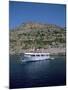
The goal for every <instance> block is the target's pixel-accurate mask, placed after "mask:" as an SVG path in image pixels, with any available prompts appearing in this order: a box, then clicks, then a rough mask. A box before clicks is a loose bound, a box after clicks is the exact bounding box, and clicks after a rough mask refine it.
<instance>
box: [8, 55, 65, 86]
mask: <svg viewBox="0 0 68 90" xmlns="http://www.w3.org/2000/svg"><path fill="white" fill-rule="evenodd" d="M65 84H66V60H65V57H64V56H57V57H56V58H55V59H54V60H43V61H36V62H21V61H20V58H19V57H18V56H10V88H27V87H42V86H58V85H65Z"/></svg>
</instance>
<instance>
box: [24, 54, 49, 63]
mask: <svg viewBox="0 0 68 90" xmlns="http://www.w3.org/2000/svg"><path fill="white" fill-rule="evenodd" d="M46 59H50V53H24V55H23V59H22V61H37V60H46Z"/></svg>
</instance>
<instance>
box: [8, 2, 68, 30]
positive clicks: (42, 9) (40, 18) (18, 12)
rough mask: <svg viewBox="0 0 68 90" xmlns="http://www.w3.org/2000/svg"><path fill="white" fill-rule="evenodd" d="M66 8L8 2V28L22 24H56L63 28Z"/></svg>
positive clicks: (54, 5) (58, 5)
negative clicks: (30, 22)
mask: <svg viewBox="0 0 68 90" xmlns="http://www.w3.org/2000/svg"><path fill="white" fill-rule="evenodd" d="M65 20H66V6H65V5H60V4H42V3H30V2H29V3H28V2H16V1H10V2H9V28H10V29H11V28H15V27H16V26H18V25H20V24H21V23H24V22H29V21H32V22H39V23H49V24H56V25H59V26H61V27H65V22H66V21H65Z"/></svg>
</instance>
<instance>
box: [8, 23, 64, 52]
mask: <svg viewBox="0 0 68 90" xmlns="http://www.w3.org/2000/svg"><path fill="white" fill-rule="evenodd" d="M9 42H10V53H11V52H16V53H18V52H20V51H23V50H27V49H30V50H31V49H34V50H36V49H42V48H43V49H47V48H59V47H60V48H63V47H65V43H66V30H65V28H62V27H60V26H57V25H53V24H41V23H34V22H28V23H22V24H21V25H20V26H18V27H17V28H15V29H13V30H10V33H9Z"/></svg>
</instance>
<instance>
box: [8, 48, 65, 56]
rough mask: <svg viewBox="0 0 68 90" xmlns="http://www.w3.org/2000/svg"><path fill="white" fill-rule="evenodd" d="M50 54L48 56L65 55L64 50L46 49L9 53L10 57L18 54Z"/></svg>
mask: <svg viewBox="0 0 68 90" xmlns="http://www.w3.org/2000/svg"><path fill="white" fill-rule="evenodd" d="M28 52H29V53H50V55H66V48H47V49H37V50H33V49H25V50H19V52H15V51H9V54H10V55H14V54H20V53H28Z"/></svg>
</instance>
